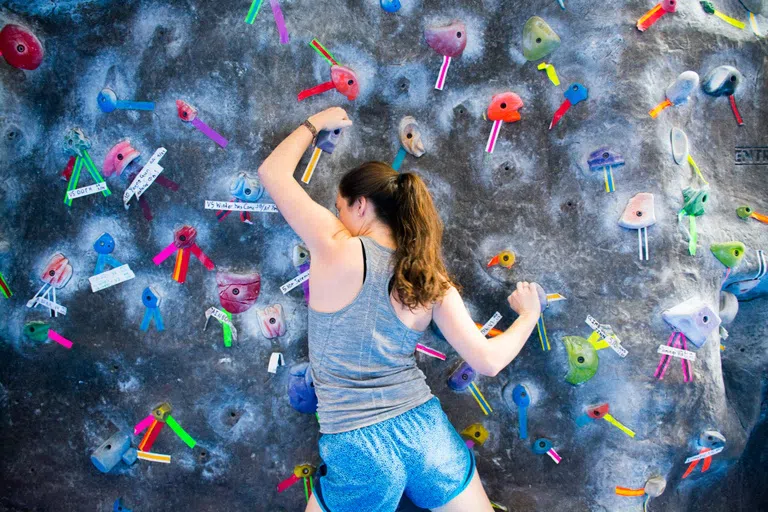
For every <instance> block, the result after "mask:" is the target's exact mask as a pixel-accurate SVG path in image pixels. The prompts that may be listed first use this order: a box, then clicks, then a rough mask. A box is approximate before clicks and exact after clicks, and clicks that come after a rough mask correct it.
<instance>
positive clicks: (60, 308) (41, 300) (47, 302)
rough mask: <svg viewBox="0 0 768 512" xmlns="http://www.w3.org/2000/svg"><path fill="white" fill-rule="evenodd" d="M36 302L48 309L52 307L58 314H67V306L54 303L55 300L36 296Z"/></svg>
mask: <svg viewBox="0 0 768 512" xmlns="http://www.w3.org/2000/svg"><path fill="white" fill-rule="evenodd" d="M37 304H40V305H41V306H45V307H47V308H48V309H52V310H54V311H55V312H57V313H59V314H60V315H66V314H67V308H65V307H64V306H62V305H61V304H56V303H55V302H52V301H50V300H48V299H46V298H45V297H38V298H37Z"/></svg>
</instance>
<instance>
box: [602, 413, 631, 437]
mask: <svg viewBox="0 0 768 512" xmlns="http://www.w3.org/2000/svg"><path fill="white" fill-rule="evenodd" d="M603 419H604V420H605V421H607V422H608V423H610V424H611V425H613V426H614V427H616V428H617V429H619V430H621V431H622V432H624V433H625V434H627V435H628V436H629V437H635V433H634V432H633V431H632V430H630V429H628V428H627V427H625V426H624V425H622V424H621V423H619V422H618V420H616V418H614V417H613V416H611V415H610V414H606V415H605V416H603Z"/></svg>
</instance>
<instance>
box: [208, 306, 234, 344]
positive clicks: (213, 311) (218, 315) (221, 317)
mask: <svg viewBox="0 0 768 512" xmlns="http://www.w3.org/2000/svg"><path fill="white" fill-rule="evenodd" d="M211 317H213V318H215V319H216V320H218V321H219V322H221V323H223V324H226V325H227V326H228V327H229V328H230V330H231V331H232V339H233V340H235V341H237V329H235V326H234V324H233V323H232V321H231V320H230V319H229V317H228V316H227V314H226V313H224V312H223V311H222V310H220V309H218V308H214V307H210V308H208V310H207V311H206V312H205V319H206V322H205V323H206V325H208V319H209V318H211Z"/></svg>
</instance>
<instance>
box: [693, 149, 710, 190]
mask: <svg viewBox="0 0 768 512" xmlns="http://www.w3.org/2000/svg"><path fill="white" fill-rule="evenodd" d="M688 163H689V164H691V167H693V170H694V171H696V175H697V176H698V177H699V178H701V181H703V182H704V184H705V185H709V182H708V181H707V180H705V179H704V175H703V174H701V170H700V169H699V166H698V165H696V162H695V161H694V159H693V157H692V156H691V155H688Z"/></svg>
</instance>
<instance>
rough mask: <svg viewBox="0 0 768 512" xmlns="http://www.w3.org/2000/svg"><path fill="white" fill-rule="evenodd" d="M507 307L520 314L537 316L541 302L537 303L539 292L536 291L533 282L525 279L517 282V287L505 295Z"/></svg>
mask: <svg viewBox="0 0 768 512" xmlns="http://www.w3.org/2000/svg"><path fill="white" fill-rule="evenodd" d="M507 301H509V307H511V308H512V309H513V310H514V311H515V313H517V314H518V315H520V316H533V317H536V318H538V317H539V314H541V303H539V294H538V293H537V292H536V286H535V284H534V283H528V282H525V281H522V282H518V283H517V289H516V290H515V291H514V292H512V294H511V295H510V296H509V297H507Z"/></svg>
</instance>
